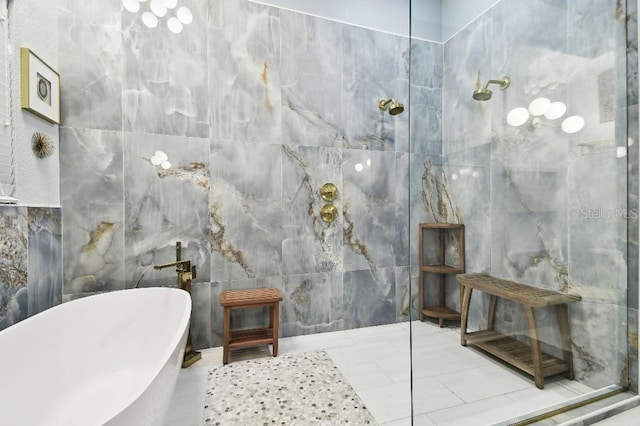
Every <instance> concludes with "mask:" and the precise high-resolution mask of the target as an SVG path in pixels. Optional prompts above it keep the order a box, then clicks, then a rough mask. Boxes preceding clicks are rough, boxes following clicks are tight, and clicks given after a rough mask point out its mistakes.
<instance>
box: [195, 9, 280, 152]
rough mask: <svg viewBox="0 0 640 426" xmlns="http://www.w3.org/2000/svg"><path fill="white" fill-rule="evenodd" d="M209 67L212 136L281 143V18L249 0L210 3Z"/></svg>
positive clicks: (220, 138)
mask: <svg viewBox="0 0 640 426" xmlns="http://www.w3.org/2000/svg"><path fill="white" fill-rule="evenodd" d="M211 14H212V17H211V19H212V21H213V22H215V23H219V24H220V26H217V25H216V27H214V28H212V29H210V30H209V38H208V52H209V53H208V56H209V60H208V72H209V98H208V99H207V100H205V102H207V103H208V104H209V107H210V115H211V119H210V123H211V136H212V137H213V138H214V139H216V140H227V141H230V140H233V141H242V142H243V143H247V142H251V143H280V141H281V137H282V130H281V109H282V106H281V98H282V95H281V88H280V64H279V61H280V17H279V11H278V9H274V8H270V7H266V6H263V5H258V4H255V3H251V2H247V1H242V2H239V1H236V0H217V1H214V2H212V7H211Z"/></svg>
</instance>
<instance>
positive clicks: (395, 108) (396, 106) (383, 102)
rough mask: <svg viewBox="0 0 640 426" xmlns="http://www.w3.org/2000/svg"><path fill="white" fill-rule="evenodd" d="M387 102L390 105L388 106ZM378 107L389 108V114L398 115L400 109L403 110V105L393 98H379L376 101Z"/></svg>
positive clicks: (384, 109)
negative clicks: (378, 100)
mask: <svg viewBox="0 0 640 426" xmlns="http://www.w3.org/2000/svg"><path fill="white" fill-rule="evenodd" d="M389 104H391V106H389ZM378 108H380V109H381V110H383V111H386V110H387V109H389V114H391V115H398V114H400V113H401V112H402V111H404V105H402V104H401V103H399V102H397V101H396V100H395V99H393V98H389V99H380V102H378Z"/></svg>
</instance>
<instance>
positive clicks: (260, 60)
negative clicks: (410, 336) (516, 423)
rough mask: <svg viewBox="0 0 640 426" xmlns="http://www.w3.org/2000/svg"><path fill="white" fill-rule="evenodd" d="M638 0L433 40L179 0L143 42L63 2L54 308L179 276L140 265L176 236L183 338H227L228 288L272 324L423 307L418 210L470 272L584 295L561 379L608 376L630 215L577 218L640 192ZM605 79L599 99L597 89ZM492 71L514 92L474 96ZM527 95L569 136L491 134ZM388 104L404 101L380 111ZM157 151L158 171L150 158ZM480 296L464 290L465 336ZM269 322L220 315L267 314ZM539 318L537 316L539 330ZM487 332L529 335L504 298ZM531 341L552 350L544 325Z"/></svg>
mask: <svg viewBox="0 0 640 426" xmlns="http://www.w3.org/2000/svg"><path fill="white" fill-rule="evenodd" d="M633 3H634V2H631V5H630V6H629V9H630V10H628V11H625V10H624V7H625V5H624V4H623V2H621V1H617V2H598V1H595V0H585V1H580V2H557V1H550V0H536V1H528V0H509V1H502V2H499V3H497V4H496V5H495V6H494V7H492V8H491V9H490V10H489V11H488V12H487V13H485V14H483V15H482V16H480V17H479V18H478V19H476V20H475V21H474V22H472V23H471V24H470V25H469V26H468V27H466V28H465V29H463V30H462V31H461V32H459V33H458V34H456V35H455V36H454V37H453V38H451V39H450V40H448V41H447V42H446V43H444V44H437V43H431V42H426V41H422V40H411V41H410V40H408V39H407V38H403V37H400V36H396V35H392V34H385V33H380V32H375V31H371V30H369V29H366V28H359V27H354V26H350V25H347V24H344V23H338V22H332V21H329V20H326V19H321V18H317V17H314V16H307V15H303V14H299V13H295V12H292V11H286V10H281V9H277V8H273V7H269V6H264V5H261V4H257V3H253V2H248V1H238V0H210V1H205V0H185V4H186V5H188V6H189V7H190V8H191V9H192V11H194V22H193V23H192V24H191V25H189V26H188V28H187V30H185V31H183V33H181V34H180V35H175V34H170V33H169V31H168V30H167V29H166V28H164V27H163V28H158V29H156V30H154V31H148V30H147V29H145V28H144V26H143V25H142V23H141V21H140V18H139V16H137V15H134V14H131V13H129V12H126V11H124V10H122V8H121V5H120V3H117V2H115V1H111V2H108V4H105V5H103V6H104V7H103V6H101V7H100V8H98V7H97V6H96V5H97V4H98V2H95V1H94V2H83V1H80V0H61V2H60V5H59V11H60V27H61V31H60V43H61V44H60V64H61V73H62V74H63V75H65V81H67V82H68V84H64V85H62V86H61V90H62V96H61V97H62V100H63V104H62V116H63V117H62V118H63V126H62V128H61V130H60V140H61V143H60V154H61V155H60V159H61V167H60V170H61V178H60V184H61V203H62V205H63V206H64V207H63V209H62V219H63V222H64V224H65V226H64V231H63V235H62V237H63V238H61V240H62V244H63V254H64V256H63V259H64V260H63V262H64V263H63V273H64V283H63V284H62V290H61V291H62V297H66V298H75V297H81V296H83V295H85V294H90V293H94V292H100V291H112V290H116V289H121V288H128V287H134V286H152V285H166V286H173V285H176V276H175V273H173V271H166V270H165V271H155V270H153V265H154V264H157V263H165V262H169V261H172V260H173V258H174V256H175V243H176V241H182V242H183V247H184V250H185V253H184V256H185V257H189V258H191V260H192V261H193V262H194V263H195V264H196V266H197V268H198V278H197V279H196V281H195V282H194V283H193V288H194V293H193V297H194V316H193V318H194V330H195V331H194V338H195V340H196V346H199V347H208V346H211V345H214V346H215V345H219V344H220V343H221V335H220V333H221V323H222V318H221V313H220V311H221V310H220V307H219V298H220V293H221V292H222V291H224V290H227V289H241V288H256V287H261V286H270V287H271V286H273V287H277V288H279V289H280V290H281V291H282V293H283V295H284V297H285V300H284V301H283V303H282V316H281V318H282V333H284V334H285V335H297V334H307V333H317V332H323V331H334V330H343V329H348V328H353V327H360V326H366V325H375V324H382V323H390V322H395V321H404V320H407V319H409V317H411V316H412V315H413V316H414V318H415V313H416V310H417V299H416V294H417V287H416V285H417V284H416V283H417V274H416V271H415V266H416V265H417V229H418V223H420V222H458V223H462V222H464V224H465V227H466V228H465V229H466V242H465V245H466V248H467V271H469V272H491V273H493V274H494V275H498V276H502V277H504V278H511V279H516V280H521V281H526V282H529V283H533V284H540V285H551V286H553V287H554V288H557V289H560V290H562V291H571V292H577V293H579V294H581V295H582V296H583V302H580V303H576V304H573V305H575V306H572V307H571V314H570V317H571V327H572V335H573V336H574V344H575V345H576V351H575V353H576V357H575V358H576V360H575V365H576V370H577V372H578V373H577V375H578V377H579V378H580V380H581V381H584V382H586V383H588V384H590V385H593V386H598V385H603V384H608V383H610V382H612V381H616V380H617V379H618V378H619V377H620V375H624V374H626V371H627V370H625V368H626V367H625V365H626V361H625V360H626V359H627V355H628V354H626V353H622V352H619V353H618V352H614V353H612V351H610V350H609V349H607V348H610V347H616V348H618V347H622V346H624V342H627V341H629V342H630V344H631V346H633V345H634V343H633V341H634V339H633V334H628V333H627V332H626V328H625V324H626V321H627V319H626V317H625V315H624V307H625V306H626V304H627V297H633V295H634V294H635V295H637V277H635V278H634V277H633V276H631V275H630V278H629V279H627V276H626V270H627V269H628V268H629V269H633V267H634V265H635V264H636V263H637V259H633V258H631V259H630V258H629V257H633V256H632V255H634V253H636V254H637V244H635V243H636V241H635V240H633V236H632V237H631V238H629V245H628V246H627V245H626V243H627V237H628V236H627V235H626V232H629V233H633V232H636V233H637V229H636V228H637V223H630V227H629V228H628V231H627V228H626V226H625V225H626V224H627V222H626V221H625V220H626V219H625V218H604V217H602V218H585V217H584V211H601V210H607V211H608V210H611V211H617V210H616V209H624V208H625V207H627V208H631V207H633V205H631V204H627V201H626V200H627V198H628V199H629V200H631V203H633V202H634V200H636V198H634V197H635V196H629V197H627V193H626V191H627V189H628V190H629V194H631V193H633V194H636V193H637V184H636V182H635V181H637V164H636V163H637V144H635V146H629V147H627V141H626V133H625V132H626V128H627V127H629V128H631V127H633V126H632V124H633V123H634V122H633V121H632V120H633V119H631V120H630V119H627V118H626V116H627V115H628V116H630V117H632V116H633V115H634V114H635V116H636V117H637V110H635V111H634V110H631V109H629V110H628V111H627V110H626V108H627V103H629V105H631V106H633V105H636V104H637V69H636V68H637V66H636V64H637V60H636V59H635V57H636V56H637V41H635V38H634V37H631V38H630V39H629V40H624V38H625V34H626V33H625V27H624V25H622V23H623V21H626V22H628V23H629V24H628V25H629V31H632V32H634V31H635V30H636V28H637V11H636V10H635V9H636V6H635V4H633ZM105 8H106V9H105ZM98 9H100V10H101V11H104V10H106V11H107V12H113V13H97V12H96V11H97V10H98ZM551 27H552V28H553V29H554V30H553V31H549V30H548V29H549V28H551ZM176 36H177V37H176ZM627 48H628V50H629V54H628V56H627V55H626V50H627ZM627 59H628V60H627ZM409 61H411V62H409ZM611 70H613V71H611ZM603 73H608V74H607V75H610V76H611V75H612V76H613V77H614V80H615V81H614V84H613V87H615V90H616V94H615V98H612V97H611V95H610V94H609V93H606V92H607V89H606V88H605V87H604V86H602V85H601V90H600V92H598V89H597V88H598V85H597V84H598V81H599V80H598V78H599V76H601V75H603ZM505 74H508V75H510V76H511V78H512V85H511V87H510V88H509V89H508V90H506V91H500V90H499V89H497V88H496V90H494V96H493V98H492V99H491V101H489V102H477V101H474V100H473V99H472V98H471V93H472V91H473V89H474V88H476V87H477V85H478V84H482V82H484V81H486V80H487V79H488V78H499V77H501V76H502V75H505ZM609 83H611V81H609ZM609 87H610V85H609ZM625 87H626V88H628V89H629V90H627V91H626V93H625V91H624V90H622V89H623V88H625ZM589 88H593V90H590V89H589ZM541 95H545V96H548V97H550V98H553V100H562V101H563V102H565V103H566V104H567V106H568V113H570V114H580V115H581V116H583V117H584V118H585V120H586V125H585V128H584V129H583V130H582V131H581V132H579V133H577V134H574V135H567V134H564V133H563V132H562V131H561V130H560V129H559V121H553V122H552V121H545V122H544V123H543V124H544V125H541V126H540V127H539V128H535V127H533V126H531V125H529V124H527V125H524V126H521V127H518V128H515V127H511V126H509V125H507V124H506V121H505V118H506V115H507V113H508V112H509V111H510V110H511V109H512V108H513V107H515V106H520V105H522V106H526V105H528V103H529V102H530V101H531V100H532V99H533V98H534V97H537V96H541ZM389 97H394V98H396V99H397V100H398V101H400V102H401V103H404V104H405V108H406V111H405V112H404V113H403V114H401V115H399V116H390V115H389V114H388V113H387V112H382V111H380V110H379V109H378V107H377V103H378V101H379V100H380V99H382V98H389ZM409 97H410V98H411V105H409V102H408V99H409ZM612 99H613V100H615V102H614V103H613V104H612ZM79 105H84V106H88V107H87V108H84V107H83V108H79V107H78V106H79ZM601 106H607V109H606V111H605V109H603V108H601ZM612 106H613V108H612ZM603 112H604V114H602V113H603ZM612 113H613V114H615V115H613V116H612ZM612 117H615V122H613V121H610V120H611V118H612ZM627 121H629V122H628V123H627ZM636 136H637V135H636ZM630 137H634V136H633V135H630ZM634 138H635V139H636V140H637V137H634ZM607 139H611V140H612V142H611V144H609V145H606V146H599V149H598V150H594V149H593V148H592V145H589V144H590V143H592V142H593V141H598V140H607ZM600 148H601V149H600ZM618 148H627V155H626V156H623V157H620V158H619V157H617V156H616V153H618V152H621V150H619V149H618ZM156 150H161V151H163V152H165V153H166V154H167V156H168V157H169V162H170V163H171V165H170V166H169V167H168V168H162V167H161V166H156V165H154V164H151V162H150V159H151V156H152V155H153V154H154V152H155V151H156ZM596 151H597V152H596ZM594 170H596V171H598V173H594ZM627 170H629V178H628V179H627ZM634 179H635V180H634ZM325 182H333V183H335V184H336V185H337V186H338V189H339V191H340V193H339V197H338V199H337V200H335V201H334V205H335V206H336V207H337V208H338V211H339V216H338V219H337V220H336V221H335V222H334V223H332V224H327V223H325V222H323V221H322V220H321V219H320V217H319V210H320V208H321V207H322V205H323V204H324V201H323V200H321V199H320V197H319V193H318V190H319V188H320V187H321V186H322V184H324V183H325ZM634 191H635V192H634ZM636 195H637V194H636ZM636 207H637V206H636ZM10 209H11V208H9V210H7V211H10ZM23 213H24V212H23ZM29 214H31V213H29ZM24 215H26V213H24V214H23V216H24ZM53 217H55V215H54V216H53ZM23 222H24V223H25V224H26V223H27V222H26V220H25V221H23ZM636 222H637V221H636ZM29 223H30V224H46V226H45V227H44V228H39V226H40V225H34V228H30V231H29V232H33V233H34V234H33V235H34V236H35V237H34V238H36V239H37V240H38V241H39V242H38V243H37V244H36V246H37V247H40V248H41V249H42V250H43V249H44V248H45V247H46V246H47V245H48V244H51V245H52V246H55V245H56V244H57V241H58V239H57V234H56V231H55V229H56V225H55V224H56V222H55V220H53V219H52V220H50V221H49V220H48V219H47V220H45V219H44V216H42V220H40V219H38V221H36V222H29ZM634 226H635V228H634ZM25 227H26V225H24V226H23V229H26V228H25ZM45 228H46V229H47V230H45ZM36 229H38V230H42V231H43V232H42V233H40V232H39V231H38V232H36V231H35V230H36ZM2 232H9V231H8V230H7V229H4V230H3V231H2ZM12 232H13V231H12ZM25 232H26V231H25ZM593 235H598V239H597V241H596V240H594V239H593ZM14 237H15V235H14ZM24 238H27V237H24ZM29 238H31V234H30V236H29ZM14 240H15V238H14ZM18 240H19V239H18ZM25 247H26V246H25ZM453 248H454V249H455V248H456V242H455V241H454V242H453ZM25 250H26V249H25ZM29 250H30V249H29ZM634 250H635V251H634ZM454 251H455V250H454ZM31 256H32V255H31V253H29V257H30V258H31ZM33 256H37V255H35V254H34V255H33ZM56 256H58V253H57V252H56V251H55V250H52V261H54V259H55V258H56ZM447 256H448V259H449V260H451V261H455V260H456V259H455V256H454V253H453V252H451V253H447ZM635 257H637V256H635ZM34 259H36V257H34ZM38 262H41V263H38V265H40V266H39V267H38V268H44V267H45V266H44V265H45V264H47V263H46V262H45V261H38ZM29 268H31V266H30V265H29ZM38 268H36V269H38ZM28 275H30V276H32V277H33V278H34V279H35V280H36V281H37V282H38V283H42V277H45V276H46V274H44V273H43V271H40V272H34V274H33V275H31V269H29V274H28ZM37 277H40V278H37ZM19 282H20V281H19ZM451 284H452V285H449V284H448V288H450V290H449V291H448V293H447V299H448V300H450V301H453V302H455V301H456V300H457V293H456V289H455V288H456V286H455V285H453V284H454V283H451ZM2 285H4V287H2V289H3V290H2V291H3V292H7V291H9V290H7V289H8V288H11V290H10V292H11V297H10V298H9V299H6V298H3V299H2V300H3V302H2V303H4V304H5V305H2V306H3V307H2V309H5V310H4V311H1V312H3V314H0V317H2V321H6V318H7V316H6V315H5V314H4V313H6V312H8V311H7V309H8V308H7V306H8V305H7V303H9V302H6V300H10V304H11V306H12V307H13V308H11V309H14V310H13V311H12V312H13V313H12V314H11V315H13V316H14V317H15V316H16V315H18V314H17V313H16V312H17V311H16V310H15V309H17V308H15V306H20V304H19V302H18V300H22V299H20V297H22V296H20V297H18V292H19V291H22V290H18V291H14V290H15V289H16V288H17V287H20V288H21V289H22V288H24V286H25V285H27V284H26V281H24V280H23V281H22V282H20V284H18V285H17V287H15V284H11V286H13V287H7V285H6V283H4V282H3V284H2ZM31 285H32V281H31V278H29V284H28V286H29V291H31V289H32V286H31ZM52 285H53V286H57V285H58V284H52ZM629 286H631V287H629ZM628 287H629V288H628ZM33 288H36V287H33ZM41 290H42V291H41ZM627 290H629V296H627ZM37 292H38V293H37V294H38V296H37V300H38V301H37V302H36V301H32V300H30V301H29V306H32V305H31V303H32V302H33V303H35V304H36V305H37V307H36V306H35V305H33V309H34V310H38V309H41V308H44V307H45V306H47V305H50V304H52V303H57V301H58V300H59V299H58V297H59V296H58V294H57V292H58V290H57V287H55V290H54V291H53V292H47V291H44V290H43V289H42V288H40V287H38V290H37ZM634 292H635V293H634ZM21 294H22V293H20V295H21ZM453 302H452V303H453ZM16 304H17V305H16ZM453 307H454V308H455V306H453ZM486 308H487V299H486V298H481V297H478V298H475V299H474V302H473V303H472V307H471V313H472V316H473V317H474V319H473V320H472V325H473V326H477V325H478V324H481V323H482V322H483V321H486V318H484V316H485V315H486ZM29 309H31V307H30V308H29ZM263 314H264V313H263V312H261V311H260V310H256V312H252V313H240V312H237V313H234V321H236V323H237V324H240V325H241V326H247V327H250V326H253V325H260V324H261V321H263V320H264V315H263ZM2 315H5V316H2ZM599 318H600V319H601V318H604V321H602V320H599ZM552 320H553V315H552V312H550V311H548V310H541V312H540V324H541V326H542V327H551V324H550V323H551V321H552ZM497 321H498V323H499V324H498V327H499V328H500V329H501V330H504V331H505V332H508V333H511V332H513V333H517V332H518V331H520V330H521V329H522V327H524V326H525V325H526V322H525V319H524V318H523V317H522V316H521V314H520V313H519V311H518V308H517V306H514V305H509V304H504V305H503V306H501V307H500V309H499V313H498V318H497ZM598 321H601V322H600V323H599V322H598ZM629 321H631V320H629ZM603 323H604V324H605V326H603V325H602V324H603ZM631 331H632V332H633V330H631ZM543 343H544V345H546V346H548V347H549V350H550V351H554V350H557V348H556V346H557V343H558V342H557V339H556V338H555V337H550V338H549V339H547V341H545V342H543ZM554 348H556V349H554ZM632 355H633V354H632ZM631 359H633V356H632V357H631ZM632 362H633V361H632ZM635 364H637V356H636V357H635ZM634 368H635V369H636V370H637V365H632V366H631V368H630V369H629V370H628V371H633V369H634Z"/></svg>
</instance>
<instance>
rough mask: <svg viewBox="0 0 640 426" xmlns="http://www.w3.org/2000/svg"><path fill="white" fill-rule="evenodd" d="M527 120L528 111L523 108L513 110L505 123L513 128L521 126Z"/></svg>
mask: <svg viewBox="0 0 640 426" xmlns="http://www.w3.org/2000/svg"><path fill="white" fill-rule="evenodd" d="M528 119H529V111H527V109H526V108H523V107H518V108H514V109H512V110H511V111H509V114H507V123H509V125H510V126H513V127H518V126H522V125H523V124H524V123H526V122H527V120H528Z"/></svg>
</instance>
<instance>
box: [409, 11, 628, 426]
mask: <svg viewBox="0 0 640 426" xmlns="http://www.w3.org/2000/svg"><path fill="white" fill-rule="evenodd" d="M630 3H631V2H630ZM630 3H629V4H625V3H624V2H619V1H618V2H616V1H603V2H581V1H572V0H567V1H547V0H534V1H529V0H502V1H485V2H476V1H453V0H452V1H443V2H428V1H418V0H413V1H411V55H410V56H411V59H410V63H411V68H410V102H409V104H410V123H409V128H410V152H411V159H410V175H411V177H410V182H409V184H410V225H409V226H410V229H411V232H410V241H411V242H410V245H411V267H412V269H411V271H412V275H411V278H412V285H411V289H412V302H413V304H412V320H413V321H412V322H411V326H412V333H411V334H412V337H411V347H412V349H411V354H412V398H413V406H412V407H413V415H412V418H413V420H414V424H469V423H465V419H466V421H467V422H468V421H469V419H470V418H475V419H476V420H477V419H481V420H482V422H483V423H495V422H499V421H502V420H506V419H509V418H515V417H517V416H519V415H521V414H523V413H526V412H530V411H534V410H538V409H540V408H542V407H545V406H551V405H553V404H562V403H563V401H566V400H569V399H571V398H575V397H578V395H583V394H589V393H590V392H593V391H597V390H599V389H602V388H604V387H607V386H610V385H617V386H619V387H620V388H626V387H628V386H630V389H631V390H632V391H634V392H637V339H636V338H635V336H637V328H638V321H637V302H638V300H637V299H638V291H637V287H638V277H637V275H638V274H637V269H638V268H637V260H638V252H637V236H638V235H637V222H638V211H637V200H638V194H637V192H638V185H637V181H638V176H637V170H638V151H637V145H638V139H637V115H638V114H637V87H636V86H637V82H636V79H637V78H636V77H637V72H636V71H635V70H636V69H637V59H634V58H635V56H634V55H636V52H637V27H636V18H635V16H636V15H635V13H636V4H635V1H634V2H632V3H633V4H630ZM434 16H439V17H440V18H441V19H440V20H439V21H438V20H437V19H435V18H434ZM627 45H629V46H631V48H630V49H629V53H627V49H626V47H627ZM634 61H635V62H634ZM628 129H629V130H628ZM427 223H428V224H445V223H458V224H464V237H463V238H462V237H460V235H459V233H458V232H457V231H456V232H452V231H451V230H445V231H438V232H437V233H435V234H434V233H433V232H430V231H432V230H430V229H423V230H422V228H420V227H419V224H427ZM423 226H424V225H423ZM420 232H424V235H423V239H422V240H423V244H422V245H423V247H417V243H418V241H419V240H420V236H419V233H420ZM441 242H443V247H441V245H440V244H441ZM460 250H462V251H463V253H464V254H466V256H464V266H463V267H462V268H463V269H464V271H462V270H460ZM439 263H443V264H446V265H449V266H454V268H452V269H451V270H442V269H440V270H439V269H437V268H433V267H425V266H424V265H437V264H439ZM443 271H444V272H450V273H448V274H446V273H445V274H442V273H438V272H443ZM460 272H465V273H466V274H485V276H484V277H485V278H486V276H489V277H492V278H498V279H502V280H506V281H509V282H516V283H525V284H528V285H531V286H534V287H536V288H541V287H542V288H546V289H549V290H551V291H553V292H557V293H559V294H562V295H570V299H571V300H569V301H568V303H566V304H564V303H563V304H561V306H567V309H568V328H569V330H566V331H567V333H569V334H570V344H567V342H566V341H565V345H564V346H563V342H562V332H561V331H563V330H562V327H561V326H562V321H559V320H561V318H559V317H558V316H557V315H556V308H555V307H554V306H549V307H544V306H543V307H540V308H535V309H533V316H534V319H535V321H536V323H537V325H536V326H535V327H533V333H532V327H531V318H528V317H527V312H531V310H530V309H526V306H528V305H527V303H529V302H527V303H525V304H524V305H523V303H522V302H521V300H519V298H518V297H516V296H514V294H513V293H509V291H506V290H502V291H499V290H496V286H497V285H498V284H499V283H497V282H496V281H493V282H491V283H489V284H488V285H485V287H484V291H481V290H480V289H479V288H478V287H476V290H475V291H473V292H471V295H470V299H469V302H468V306H465V307H464V309H463V306H462V305H463V300H462V299H463V298H462V297H461V296H462V295H461V294H460V289H459V285H458V280H456V278H455V275H456V274H457V273H460ZM421 275H422V276H421ZM469 277H470V278H474V279H478V277H479V276H478V275H469ZM441 282H442V284H441ZM420 286H422V287H423V288H422V290H421V289H420V288H419V287H420ZM520 289H521V288H520ZM443 293H444V294H443ZM490 293H491V294H498V295H499V296H500V297H497V298H493V297H490ZM421 297H422V299H421ZM537 297H538V299H537V301H535V302H531V303H534V306H535V303H538V302H539V303H541V304H544V303H543V302H540V298H541V297H542V296H537ZM534 299H535V297H534ZM545 300H546V299H545ZM565 302H566V301H565ZM463 310H464V311H466V312H463V313H468V316H467V318H466V319H467V324H466V325H467V327H466V330H465V331H467V332H469V333H473V332H479V331H481V330H486V329H487V328H489V329H490V330H492V334H491V335H488V334H487V335H484V337H483V338H481V339H480V341H476V343H477V344H476V345H472V344H469V345H468V346H466V347H465V346H462V345H461V340H460V336H459V335H460V329H459V328H458V325H459V323H458V322H457V321H445V327H443V328H440V327H439V326H438V325H439V324H438V322H439V320H440V319H441V318H446V319H450V318H456V315H455V314H456V313H457V314H458V316H457V318H456V319H459V318H460V314H459V313H460V312H461V311H463ZM463 316H464V315H463ZM532 335H533V336H534V337H533V339H535V341H537V342H539V345H540V347H541V351H542V354H543V355H542V356H543V357H544V360H543V364H545V363H546V362H551V357H554V358H558V359H560V360H563V359H565V355H566V354H567V351H571V352H572V353H571V354H570V356H569V360H571V361H572V364H573V376H574V379H573V380H569V379H568V378H566V377H564V376H563V375H562V374H559V375H558V374H552V375H551V376H550V377H548V378H546V379H545V380H544V389H543V390H540V391H538V389H536V387H535V384H534V380H533V377H531V375H529V374H526V373H523V372H522V371H520V370H521V369H522V368H524V367H523V366H522V365H521V363H520V361H521V359H520V360H514V359H513V357H511V355H509V354H507V355H504V354H503V355H504V356H503V358H507V359H509V360H510V362H501V361H499V360H497V358H496V357H494V356H491V355H488V354H487V352H486V351H483V350H480V349H479V348H481V347H484V348H485V349H486V347H487V346H491V344H490V342H491V341H492V340H496V339H500V338H503V337H504V336H507V337H508V338H509V339H512V344H513V345H519V346H521V347H523V348H528V347H529V346H530V345H531V344H532V341H533V339H532V337H531V336H532ZM568 338H569V337H568ZM535 341H533V343H535ZM472 346H474V347H473V348H472ZM507 352H508V350H507ZM493 353H494V354H495V352H493ZM527 356H528V357H529V360H528V361H527V362H529V363H531V362H532V360H531V357H534V358H535V354H534V355H532V354H531V353H528V354H525V356H524V358H527ZM547 356H548V357H547ZM516 358H517V357H516ZM520 358H522V356H521V357H520ZM510 364H511V365H510ZM533 364H535V361H533ZM516 367H520V368H516ZM544 368H545V367H544V365H543V369H544ZM504 373H506V375H504ZM565 375H566V376H569V375H570V374H568V373H566V374H565ZM492 384H495V386H493V385H492ZM536 391H537V392H536ZM474 416H475V417H474Z"/></svg>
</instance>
